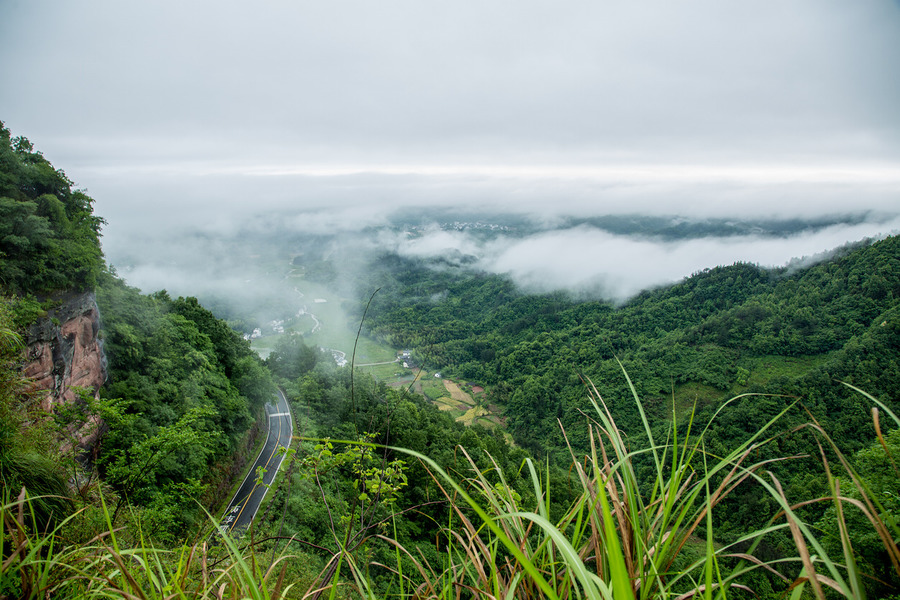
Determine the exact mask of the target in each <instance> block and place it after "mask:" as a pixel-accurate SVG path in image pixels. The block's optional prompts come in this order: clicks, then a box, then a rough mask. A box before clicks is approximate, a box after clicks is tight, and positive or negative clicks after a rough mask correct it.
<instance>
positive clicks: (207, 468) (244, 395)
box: [0, 123, 274, 596]
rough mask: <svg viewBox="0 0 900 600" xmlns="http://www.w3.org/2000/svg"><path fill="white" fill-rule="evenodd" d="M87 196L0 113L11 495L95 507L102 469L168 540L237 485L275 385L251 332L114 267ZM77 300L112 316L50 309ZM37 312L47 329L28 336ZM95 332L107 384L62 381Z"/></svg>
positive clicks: (0, 326)
mask: <svg viewBox="0 0 900 600" xmlns="http://www.w3.org/2000/svg"><path fill="white" fill-rule="evenodd" d="M92 204H93V200H92V199H91V198H90V197H89V196H88V195H87V194H86V193H84V192H83V191H80V190H78V189H74V188H73V182H72V181H71V180H69V179H68V178H67V177H66V175H65V173H63V171H61V170H59V169H56V168H54V167H53V165H51V164H50V163H49V162H48V161H47V160H46V159H45V158H44V157H43V156H42V155H41V153H40V152H38V151H36V150H34V148H33V146H32V144H31V143H30V142H29V141H28V140H27V139H25V138H23V137H16V138H13V137H12V136H11V134H10V132H9V130H8V129H6V128H5V127H4V126H3V125H2V123H0V481H2V483H3V487H2V492H3V493H4V494H6V493H8V494H12V496H13V497H15V495H16V494H18V491H19V490H21V489H22V488H23V487H24V488H26V489H27V490H28V492H29V494H31V495H32V496H35V497H37V496H41V495H50V498H48V499H46V500H45V501H44V502H43V504H41V503H39V506H38V507H37V511H38V513H39V517H40V518H42V519H43V518H47V517H48V516H49V515H50V514H54V515H55V516H56V517H57V518H62V517H64V516H65V515H67V514H68V513H69V512H70V511H71V510H72V508H73V506H75V504H73V501H80V502H84V503H86V504H87V505H88V506H91V502H90V500H91V498H93V499H94V500H96V497H95V496H94V494H95V493H96V490H97V480H98V477H97V476H98V475H99V476H102V479H103V481H104V484H105V486H106V487H107V490H106V493H107V500H108V501H109V502H110V503H111V504H112V505H113V506H115V509H114V516H113V520H115V519H116V518H117V517H119V516H120V515H121V514H123V511H121V509H122V508H123V507H124V506H129V505H130V509H129V511H127V512H128V515H129V518H131V517H136V518H138V519H141V520H142V522H143V524H144V525H145V526H147V527H148V529H147V530H146V531H148V532H152V533H153V535H154V536H156V537H157V539H171V538H172V536H177V535H184V534H185V533H186V532H187V531H188V526H190V525H193V524H194V523H195V521H196V519H197V518H198V516H202V515H203V512H202V506H209V507H213V508H215V507H216V506H217V505H218V503H219V502H220V501H221V499H220V496H221V495H223V494H227V491H228V488H229V486H230V485H231V483H232V481H231V478H232V477H233V476H235V475H236V473H237V472H239V471H240V469H241V467H242V466H243V461H244V460H246V457H245V456H244V455H245V454H247V452H246V447H247V446H248V445H252V443H253V439H252V436H251V435H248V433H250V432H251V425H252V424H253V423H254V422H255V421H256V420H257V418H258V417H259V415H260V414H262V411H263V409H262V406H263V404H264V403H265V402H267V401H268V400H269V399H270V398H271V395H272V393H273V391H274V386H273V383H272V379H271V375H270V374H269V372H268V370H267V369H266V368H265V367H264V366H263V364H262V362H261V361H260V359H259V357H258V356H257V354H256V353H255V352H253V351H252V350H251V349H250V345H249V343H248V342H247V341H245V340H244V339H243V338H242V337H241V336H240V335H239V334H238V333H236V332H235V331H233V330H232V329H231V328H230V327H228V326H227V325H226V324H225V323H224V322H223V321H220V320H219V319H217V318H216V317H215V316H214V315H213V314H212V313H211V312H209V311H208V310H206V309H205V308H204V307H202V306H201V305H200V304H199V303H198V302H197V300H196V299H194V298H177V299H173V298H170V297H169V296H168V294H167V293H165V292H157V293H155V294H152V295H149V296H148V295H144V294H141V293H140V292H139V291H138V290H136V289H134V288H130V287H128V286H127V285H126V284H125V282H124V281H122V280H121V279H119V278H118V277H117V276H116V275H115V273H114V272H113V271H112V270H110V269H108V268H107V267H106V265H105V263H104V260H103V255H102V252H101V248H100V227H101V225H102V224H103V223H104V221H103V219H102V218H100V217H98V216H95V215H94V214H93V208H92ZM73 296H79V297H82V296H83V297H84V298H85V301H84V304H85V308H83V309H82V312H83V311H88V312H90V313H91V314H92V315H94V316H95V317H96V314H97V310H96V307H95V306H94V298H95V297H96V304H97V305H99V313H100V315H101V316H102V324H100V323H98V322H97V320H96V318H94V320H93V321H91V320H85V321H83V322H79V323H77V324H74V325H73V324H72V323H66V322H61V319H59V318H56V316H54V315H57V314H59V313H57V312H51V311H54V310H56V309H58V308H59V306H60V305H61V303H64V301H66V300H67V299H69V298H71V297H73ZM77 316H79V315H76V317H77ZM66 318H67V317H62V320H65V319H66ZM73 322H74V320H73ZM35 323H38V324H40V327H38V329H40V330H41V331H42V332H45V333H46V335H45V336H44V337H45V338H46V339H41V340H38V341H37V342H33V341H32V340H30V339H29V337H28V336H27V335H25V332H26V331H27V330H28V329H29V328H33V326H35ZM97 325H101V327H100V331H99V332H98V331H97ZM85 329H86V330H87V334H86V335H88V336H90V337H91V338H92V339H93V338H94V336H96V337H97V339H100V340H102V342H101V343H102V347H103V349H104V350H105V355H106V358H107V359H108V361H107V364H106V369H100V370H101V371H102V372H101V373H99V374H98V375H97V377H96V378H94V379H91V381H92V382H96V383H95V384H94V383H92V384H91V385H94V387H95V388H96V387H99V386H100V384H101V383H103V380H104V378H105V377H106V376H108V378H107V380H106V382H105V385H104V386H103V389H102V392H100V391H98V390H97V389H85V390H80V391H77V390H72V389H68V386H70V385H72V386H74V385H81V384H75V383H71V382H70V381H69V378H68V377H69V374H70V373H73V372H83V371H84V370H85V369H86V368H87V367H86V366H85V365H84V364H77V360H78V357H79V354H78V353H76V352H74V350H73V347H74V346H75V345H77V344H82V343H84V342H83V340H82V338H78V335H77V333H75V332H73V331H74V330H77V332H82V331H83V330H85ZM83 337H84V336H83ZM26 344H30V345H28V346H26ZM44 346H46V348H44ZM97 346H98V347H99V344H97ZM96 362H98V363H99V362H102V357H101V358H100V359H98V360H97V361H96ZM33 363H36V364H38V365H39V366H40V368H41V369H42V372H46V373H45V374H46V375H47V377H45V378H43V379H42V381H50V382H51V383H50V384H48V385H52V386H55V388H57V389H54V390H52V392H53V393H52V394H51V397H50V398H49V399H47V400H42V399H41V398H42V396H43V395H45V394H47V393H48V392H47V391H45V390H42V389H36V388H35V385H34V383H33V382H32V381H28V380H26V379H25V378H24V377H23V372H27V371H28V369H29V367H30V366H31V365H32V364H33ZM45 363H46V364H45ZM63 388H67V389H63ZM63 392H65V393H63ZM76 459H77V466H76ZM72 482H77V485H76V486H75V488H76V489H74V490H73V489H71V487H72V486H73V485H74V484H73V483H72ZM220 488H224V491H223V489H220ZM73 494H74V496H76V497H73ZM0 499H2V498H0ZM7 499H8V498H7ZM47 504H49V505H47ZM92 508H97V507H96V506H92ZM123 518H124V517H123ZM201 521H202V519H201ZM44 526H45V524H42V525H41V527H44ZM81 533H84V534H85V535H87V534H88V533H89V529H86V530H84V531H83V532H81V531H80V532H79V534H81ZM85 539H87V538H85ZM0 588H2V584H0ZM2 595H3V591H2V590H0V596H2Z"/></svg>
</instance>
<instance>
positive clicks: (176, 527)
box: [97, 274, 274, 535]
mask: <svg viewBox="0 0 900 600" xmlns="http://www.w3.org/2000/svg"><path fill="white" fill-rule="evenodd" d="M97 301H98V304H99V305H100V309H101V312H102V314H103V319H104V329H105V331H106V338H105V340H106V341H105V346H104V349H105V351H106V354H107V357H108V360H109V381H108V382H107V383H106V385H105V386H104V387H103V390H102V397H103V398H104V399H106V402H104V410H105V412H104V416H105V420H106V422H107V423H108V424H109V426H110V431H109V433H107V435H106V437H105V438H104V440H103V447H102V451H101V454H100V463H99V468H100V470H101V472H102V473H103V474H104V475H105V479H106V481H107V482H109V483H111V484H113V485H115V486H116V488H117V489H118V490H119V492H120V493H121V494H122V495H123V497H127V499H128V501H129V502H131V503H133V504H135V505H139V506H143V507H145V508H146V511H147V514H145V515H144V518H145V519H147V520H151V519H152V521H153V523H154V527H158V528H160V531H159V532H157V534H159V533H160V532H161V531H166V532H170V533H175V534H179V535H184V534H185V533H187V532H188V529H187V528H188V527H190V526H192V525H194V524H195V522H196V519H197V518H198V516H200V517H202V511H201V510H200V507H201V505H202V506H215V505H216V504H217V503H218V502H221V500H222V498H221V495H224V494H225V493H227V489H228V486H229V485H230V480H229V479H228V478H225V480H224V483H225V490H224V493H223V490H222V489H219V488H218V487H217V486H216V484H218V483H221V480H222V479H223V477H225V475H226V474H228V473H230V471H231V469H230V468H229V467H230V465H231V464H232V463H233V462H235V461H239V462H240V464H243V461H244V460H246V457H242V456H239V454H238V451H239V450H240V451H241V453H244V452H246V450H247V448H246V443H247V440H246V439H245V437H246V433H247V431H248V429H249V428H250V425H251V423H253V422H254V421H255V420H256V419H257V418H258V417H259V415H260V414H262V406H263V404H265V403H266V402H268V401H269V400H271V398H272V394H273V389H274V388H273V384H272V381H271V377H270V375H269V372H268V371H267V370H266V369H265V368H264V367H263V366H262V364H261V362H260V360H259V357H258V356H257V355H256V354H255V353H254V352H253V351H252V350H250V345H249V343H248V342H247V341H245V340H244V339H243V338H242V337H241V336H240V335H239V334H238V333H236V332H235V331H233V330H232V329H230V328H229V327H228V326H227V325H226V324H225V323H224V322H222V321H220V320H219V319H217V318H216V317H214V316H213V315H212V313H210V312H209V311H208V310H206V309H205V308H203V307H202V306H200V304H199V303H198V302H197V300H196V299H194V298H178V299H174V300H173V299H172V298H170V297H169V296H168V294H166V292H164V291H163V292H157V293H155V294H152V295H150V296H146V295H142V294H140V293H139V292H138V291H137V290H135V289H134V288H130V287H128V286H127V285H125V283H124V282H122V281H121V280H120V279H117V278H115V277H113V276H112V275H109V274H104V275H103V276H102V277H101V283H100V286H99V288H98V290H97ZM210 485H211V486H212V487H211V489H208V488H209V487H210ZM198 501H199V503H198Z"/></svg>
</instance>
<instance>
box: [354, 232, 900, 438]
mask: <svg viewBox="0 0 900 600" xmlns="http://www.w3.org/2000/svg"><path fill="white" fill-rule="evenodd" d="M430 267H431V265H429V264H428V263H426V262H421V261H419V262H416V261H412V260H408V259H402V258H399V257H397V256H389V257H381V258H380V259H379V260H378V261H376V262H375V263H374V264H373V265H372V271H371V272H372V275H371V282H372V289H374V288H375V287H376V286H375V285H374V284H375V283H376V282H377V283H379V284H381V285H382V289H381V291H379V292H378V293H377V294H376V295H375V297H374V300H373V302H372V306H371V309H370V311H369V320H368V322H367V326H368V328H369V331H370V332H371V333H372V334H373V335H375V336H379V337H381V338H386V339H389V340H390V341H391V342H392V343H394V344H395V345H397V346H398V347H410V348H415V349H416V351H417V353H418V354H419V357H420V359H422V360H425V361H426V362H427V363H430V364H432V365H434V366H436V367H439V368H441V369H444V370H447V371H450V372H452V373H454V374H456V375H458V376H459V377H462V378H465V379H467V380H469V381H473V382H478V383H482V384H487V385H488V386H490V387H489V389H490V393H491V394H492V398H493V400H494V401H495V402H498V403H500V404H502V405H505V407H506V415H507V419H508V425H509V427H510V429H511V430H512V431H513V432H514V434H515V435H516V438H517V439H518V440H519V441H520V443H522V444H524V445H526V446H528V447H530V448H531V449H533V450H537V451H545V450H553V449H560V448H562V447H563V440H562V439H561V437H560V434H559V431H560V428H559V423H558V422H557V419H560V420H561V421H562V423H563V425H564V426H566V427H567V428H573V429H574V430H578V429H579V428H581V427H583V418H582V417H581V416H580V413H579V411H580V410H584V409H586V408H587V407H586V406H585V400H584V398H585V388H584V384H583V382H582V381H581V379H580V376H582V375H583V376H586V377H588V378H590V379H591V380H592V381H593V382H594V383H595V384H597V385H598V387H599V388H600V391H601V393H602V394H604V397H607V398H608V399H610V400H611V401H612V402H613V404H614V405H616V404H618V403H619V402H620V401H621V402H622V405H623V407H624V408H623V409H622V411H621V412H622V414H621V415H620V416H621V419H622V420H621V421H620V423H624V424H628V423H632V424H636V423H635V419H636V415H633V414H631V413H630V412H629V411H630V409H629V408H628V407H629V406H631V405H630V403H629V402H628V400H627V399H628V398H629V396H630V393H629V392H628V389H627V385H626V382H625V379H624V377H623V374H622V370H621V368H620V367H619V365H618V363H617V361H616V359H618V360H620V361H622V363H623V364H624V366H625V369H626V370H627V372H628V374H629V376H630V377H631V379H632V380H633V381H634V383H635V385H636V388H637V391H638V393H639V394H640V395H641V396H642V397H643V398H644V400H645V401H647V402H648V403H649V404H650V405H651V406H656V407H657V408H658V412H657V415H658V416H659V417H660V418H661V419H668V418H670V417H669V415H670V412H671V411H670V409H669V407H670V405H671V398H672V397H673V395H674V398H675V402H676V404H677V406H678V407H680V408H682V409H683V408H685V407H688V406H690V405H691V404H692V403H693V402H695V401H696V402H697V403H698V404H699V406H700V408H701V409H704V408H708V409H713V408H715V407H717V406H718V405H719V404H720V403H721V401H723V400H725V399H727V398H730V397H731V396H734V395H737V394H740V393H745V392H767V393H775V394H789V395H791V396H797V397H801V398H803V402H804V403H805V404H806V406H807V407H809V408H810V410H811V411H812V412H813V414H815V415H816V416H817V417H818V418H821V419H822V420H823V422H824V423H825V424H826V425H827V426H828V427H831V429H832V431H835V432H836V433H837V434H838V437H839V439H841V440H842V443H844V444H845V447H846V448H847V449H855V448H858V447H860V446H861V445H863V444H867V443H868V442H869V441H870V440H871V429H870V428H869V427H867V425H866V423H867V420H868V418H869V416H868V409H867V408H865V407H863V406H862V404H861V403H860V402H859V396H858V395H857V394H855V393H853V392H851V391H850V390H849V389H847V388H846V387H844V386H843V385H841V384H840V383H838V382H837V380H843V381H847V382H850V383H854V384H856V385H858V386H860V387H862V388H865V389H866V390H867V391H868V392H869V393H871V394H873V395H874V396H876V397H878V398H879V399H881V400H883V401H885V402H888V403H893V402H895V401H896V400H897V398H898V397H900V394H898V392H900V345H898V344H900V308H898V300H900V238H898V237H896V236H894V237H889V238H887V239H884V240H881V241H878V242H874V243H861V244H858V245H854V246H848V247H845V248H842V249H839V250H838V251H836V252H835V253H834V256H833V257H832V258H830V259H829V260H826V261H823V262H821V263H819V264H816V265H814V266H810V267H807V268H802V269H801V268H795V269H788V268H781V269H764V268H761V267H758V266H756V265H751V264H734V265H731V266H723V267H717V268H714V269H709V270H705V271H703V272H700V273H696V274H694V275H693V276H691V277H689V278H687V279H685V280H684V281H682V282H681V283H679V284H677V285H673V286H671V287H667V288H663V289H658V290H651V291H646V292H644V293H642V294H641V295H639V296H638V297H636V298H633V299H632V300H631V301H629V302H628V303H627V304H625V305H624V306H620V307H617V306H614V305H612V304H610V303H606V302H601V301H595V302H577V301H574V300H571V299H569V298H568V297H566V296H565V295H563V294H556V295H540V296H535V295H524V294H521V293H519V292H517V291H516V290H515V289H514V287H513V285H512V284H511V283H510V282H509V281H508V280H506V279H504V278H502V277H499V276H492V275H486V274H482V273H472V272H469V271H466V270H464V269H457V270H454V269H452V268H448V267H447V265H441V268H440V269H439V270H436V269H432V268H430ZM385 281H387V282H390V283H388V284H387V285H384V284H383V282H385ZM785 402H787V400H783V401H782V400H771V399H766V400H763V399H761V398H758V397H754V398H748V399H745V400H744V401H743V402H739V403H737V404H736V405H735V406H734V408H733V417H732V419H733V421H734V423H735V426H736V427H741V428H743V429H745V430H747V431H750V430H752V427H753V426H754V424H755V423H757V422H758V421H759V419H761V418H765V417H766V416H771V415H772V414H774V411H776V410H777V409H778V408H779V407H780V406H782V405H783V404H784V403H785ZM891 405H892V406H894V404H891ZM744 417H747V418H744ZM732 419H730V420H732ZM735 435H737V434H736V433H735ZM572 437H573V438H574V439H583V437H579V436H577V435H575V436H572Z"/></svg>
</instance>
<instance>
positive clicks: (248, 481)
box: [219, 390, 294, 533]
mask: <svg viewBox="0 0 900 600" xmlns="http://www.w3.org/2000/svg"><path fill="white" fill-rule="evenodd" d="M275 396H276V400H275V403H269V404H266V406H265V410H266V422H267V425H268V433H267V434H266V443H265V444H264V445H263V449H262V450H261V451H260V453H259V456H258V457H257V458H256V462H254V463H253V467H252V468H251V469H250V472H249V473H247V476H246V477H244V481H243V482H242V483H241V487H239V488H238V491H237V492H236V493H235V494H234V498H232V499H231V502H230V503H229V504H228V507H227V508H226V509H225V514H224V516H223V517H222V522H221V523H220V525H219V530H220V531H222V532H228V533H237V532H239V531H241V530H244V529H247V528H248V527H249V526H250V523H251V522H252V521H253V517H255V516H256V511H258V510H259V505H260V503H262V500H263V498H264V497H265V495H266V492H267V491H268V490H269V488H268V486H269V485H270V484H271V483H272V481H274V480H275V475H276V474H277V473H278V469H279V467H281V463H282V461H283V460H284V454H278V453H277V450H278V448H282V447H283V448H290V446H291V436H292V435H293V433H294V422H293V419H292V418H291V409H290V406H288V402H287V398H285V397H284V393H283V392H282V391H281V390H277V393H276V394H275ZM259 467H262V468H263V469H265V470H266V471H265V474H264V475H263V478H262V483H263V484H264V485H260V484H259V482H258V481H257V480H258V478H259V477H258V475H257V470H258V468H259Z"/></svg>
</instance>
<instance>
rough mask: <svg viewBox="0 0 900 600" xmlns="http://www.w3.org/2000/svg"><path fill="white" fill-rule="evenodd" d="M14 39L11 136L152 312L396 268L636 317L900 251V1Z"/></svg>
mask: <svg viewBox="0 0 900 600" xmlns="http://www.w3.org/2000/svg"><path fill="white" fill-rule="evenodd" d="M0 35H2V37H3V39H4V40H5V42H6V43H5V44H4V45H3V47H2V48H0V65H3V66H2V71H3V75H4V81H5V82H6V85H4V86H2V88H0V106H2V110H3V113H2V115H0V118H2V119H3V121H4V123H5V124H6V126H7V127H8V128H10V130H11V131H12V132H13V135H24V136H27V137H28V138H29V139H31V140H32V141H33V142H34V143H35V146H36V147H38V148H40V149H41V151H42V152H43V153H44V154H45V155H46V157H47V158H48V159H49V160H51V161H52V162H53V164H55V165H59V166H61V167H62V168H64V169H65V171H66V173H67V175H68V176H69V178H70V179H72V180H73V181H74V182H75V184H76V185H77V186H80V187H82V188H84V189H86V190H87V192H88V193H89V194H90V195H91V196H92V197H93V198H94V199H95V201H96V204H95V209H96V212H97V214H99V215H101V216H103V217H104V218H105V219H106V220H107V225H106V227H105V228H104V241H103V243H104V251H105V253H106V255H107V257H108V260H109V262H110V263H111V264H112V265H114V266H115V267H116V268H118V270H119V272H120V273H121V274H122V275H124V276H125V277H126V278H127V280H128V281H129V282H130V283H131V284H132V285H135V286H138V287H140V288H141V289H143V290H145V291H153V290H155V289H160V288H166V289H168V290H170V291H171V292H172V293H176V294H191V295H198V296H209V295H210V294H213V293H215V294H217V295H219V296H223V295H229V294H231V295H234V296H238V295H247V294H250V295H253V294H264V290H265V289H271V290H276V289H278V288H277V286H275V287H271V286H273V285H275V284H273V283H271V282H270V281H269V278H272V277H274V278H276V279H277V278H278V277H279V276H283V275H284V272H283V270H284V268H286V266H290V264H291V261H293V260H295V259H298V256H299V257H300V258H299V259H298V260H300V261H301V263H302V261H305V260H307V261H308V260H310V259H309V257H310V256H312V254H310V253H311V252H313V253H314V254H315V261H318V262H317V263H316V264H318V265H319V266H320V267H322V268H327V269H329V270H332V271H334V273H335V279H334V285H336V286H338V285H339V286H340V287H342V288H344V289H349V288H348V286H353V284H354V280H355V279H357V275H358V272H357V270H358V269H360V268H363V267H362V265H364V263H365V261H366V260H370V259H371V258H372V257H374V256H379V255H380V254H381V253H395V254H398V255H401V256H406V257H412V258H417V259H421V260H424V261H426V262H428V264H429V265H431V266H433V267H434V268H461V269H471V270H476V271H484V272H489V273H498V274H506V275H508V276H509V277H511V278H512V279H513V280H514V281H515V282H516V283H517V284H518V285H519V286H520V287H521V288H522V289H523V290H526V291H532V292H550V291H557V290H564V291H568V292H570V293H572V294H573V295H575V296H576V297H591V298H596V297H601V298H608V299H611V300H614V301H617V302H622V301H624V300H626V299H627V298H629V297H631V296H633V295H634V294H636V293H638V292H639V291H640V290H642V289H645V288H648V287H654V286H661V285H666V284H669V283H672V282H676V281H679V280H680V279H682V278H684V277H686V276H689V275H690V274H691V273H694V272H696V271H698V270H702V269H706V268H710V267H714V266H716V265H722V264H731V263H733V262H736V261H746V262H751V263H758V264H761V265H765V266H780V265H785V264H787V263H788V262H790V261H792V260H794V259H802V258H803V257H807V258H808V257H819V258H821V257H823V256H826V255H827V252H829V251H831V250H832V249H834V248H836V247H838V246H841V245H842V244H845V243H848V242H853V241H857V240H860V239H863V238H867V237H873V238H877V237H879V236H884V235H888V234H890V233H892V232H896V231H897V230H898V229H900V201H898V200H900V112H898V111H897V110H896V107H897V106H900V72H898V67H897V64H896V61H894V60H890V58H889V57H894V56H898V55H900V4H898V3H897V2H896V1H887V0H862V1H860V2H853V3H845V2H838V1H836V0H835V1H832V0H826V1H824V2H823V1H821V0H800V1H797V2H791V3H787V4H786V3H784V2H780V1H777V0H766V1H764V2H762V3H755V4H754V5H753V6H750V5H746V4H744V3H739V2H719V1H717V0H715V1H714V0H697V1H693V2H690V3H688V4H686V5H679V6H674V5H671V4H670V3H667V2H663V1H661V0H653V1H651V2H648V3H641V4H640V5H633V4H622V5H618V4H611V3H597V2H586V1H585V2H582V1H577V2H574V3H568V4H567V5H566V6H558V7H557V6H550V5H547V4H545V3H541V2H535V1H531V0H527V1H524V2H499V3H495V4H492V5H490V6H485V5H483V4H482V3H467V2H462V3H454V4H452V5H447V6H441V7H438V6H430V5H422V4H421V3H418V2H414V1H407V0H402V1H399V2H393V3H391V4H390V5H383V4H372V3H369V2H363V1H357V0H352V1H350V2H343V3H340V4H339V5H335V4H323V3H311V2H287V1H281V0H279V1H275V2H270V3H266V4H265V5H264V6H250V5H247V4H245V3H240V2H231V1H226V2H215V3H212V2H197V3H191V4H190V5H183V3H176V2H173V1H170V0H165V1H163V2H159V3H153V4H147V5H139V6H138V5H130V4H123V3H118V2H113V1H111V0H76V1H73V2H67V3H65V4H63V5H59V4H58V3H49V2H45V1H42V0H38V1H35V2H5V3H3V4H2V6H0ZM36 39H40V43H39V44H36V43H35V40H36ZM48 82H53V83H52V89H53V90H54V91H53V93H49V92H48ZM477 223H480V224H481V225H482V226H474V225H473V224H477ZM467 224H468V225H467ZM491 226H493V227H491ZM312 249H314V250H312ZM301 255H302V256H301ZM298 264H299V263H298ZM272 294H274V295H281V292H280V291H277V292H276V291H272V293H271V294H269V295H272ZM264 295H265V294H264Z"/></svg>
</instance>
